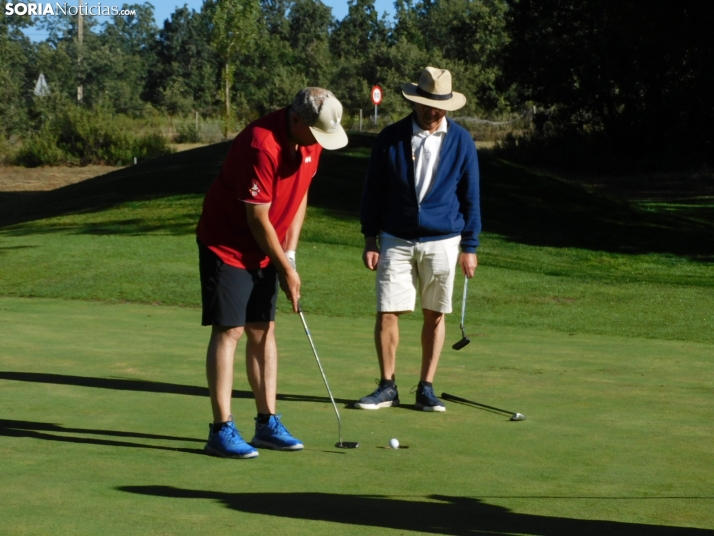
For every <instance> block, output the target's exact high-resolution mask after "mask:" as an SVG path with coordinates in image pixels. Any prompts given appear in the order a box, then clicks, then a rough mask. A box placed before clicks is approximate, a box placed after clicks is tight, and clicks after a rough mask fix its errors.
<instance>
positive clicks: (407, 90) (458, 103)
mask: <svg viewBox="0 0 714 536" xmlns="http://www.w3.org/2000/svg"><path fill="white" fill-rule="evenodd" d="M402 95H404V98H405V99H407V100H410V101H412V102H418V103H419V104H424V105H426V106H431V107H432V108H438V109H439V110H446V111H447V112H454V111H456V110H458V109H459V108H463V106H464V105H465V104H466V97H464V95H462V94H461V93H457V92H456V91H452V92H451V98H450V99H449V100H436V99H429V98H427V97H422V96H421V95H419V93H417V85H416V84H414V83H409V84H404V85H403V86H402Z"/></svg>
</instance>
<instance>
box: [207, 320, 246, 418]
mask: <svg viewBox="0 0 714 536" xmlns="http://www.w3.org/2000/svg"><path fill="white" fill-rule="evenodd" d="M241 335H243V328H242V327H226V326H213V328H212V330H211V339H210V341H209V342H208V350H207V352H206V378H207V379H208V392H209V395H210V397H211V409H212V410H213V422H226V421H228V420H229V419H230V418H231V413H232V412H231V397H232V395H233V359H234V356H235V351H236V345H237V344H238V340H239V339H240V338H241Z"/></svg>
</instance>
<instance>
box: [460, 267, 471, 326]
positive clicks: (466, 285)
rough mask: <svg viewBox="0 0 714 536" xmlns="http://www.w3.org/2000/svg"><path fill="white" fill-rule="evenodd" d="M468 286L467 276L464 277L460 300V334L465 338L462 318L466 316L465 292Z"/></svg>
mask: <svg viewBox="0 0 714 536" xmlns="http://www.w3.org/2000/svg"><path fill="white" fill-rule="evenodd" d="M468 288H469V278H468V277H464V297H463V298H462V300H461V336H462V337H463V338H466V332H465V331H464V319H465V318H466V292H467V290H468Z"/></svg>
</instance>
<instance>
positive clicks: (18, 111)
mask: <svg viewBox="0 0 714 536" xmlns="http://www.w3.org/2000/svg"><path fill="white" fill-rule="evenodd" d="M0 10H2V13H0V136H3V137H7V136H9V135H10V134H13V133H16V132H19V131H21V130H22V129H23V126H25V125H24V123H25V122H26V118H27V114H26V110H27V106H28V105H29V102H30V99H31V87H30V84H31V83H32V82H33V80H32V77H33V74H34V73H33V72H32V71H33V69H32V68H31V61H32V53H31V52H32V47H31V45H30V41H29V39H27V37H25V36H24V34H23V33H22V28H25V27H27V26H29V25H30V24H31V23H32V19H31V18H30V17H8V16H6V15H5V2H0ZM37 74H38V75H39V73H37ZM35 79H36V78H35Z"/></svg>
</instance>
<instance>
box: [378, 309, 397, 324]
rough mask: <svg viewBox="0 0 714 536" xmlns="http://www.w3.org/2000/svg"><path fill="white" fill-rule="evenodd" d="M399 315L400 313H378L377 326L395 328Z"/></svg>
mask: <svg viewBox="0 0 714 536" xmlns="http://www.w3.org/2000/svg"><path fill="white" fill-rule="evenodd" d="M401 314H402V312H401V311H398V312H393V313H382V312H379V313H377V325H378V326H381V327H389V326H395V325H397V324H398V323H399V315H401Z"/></svg>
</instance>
